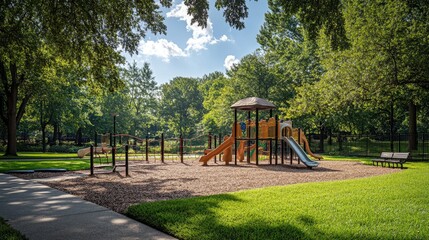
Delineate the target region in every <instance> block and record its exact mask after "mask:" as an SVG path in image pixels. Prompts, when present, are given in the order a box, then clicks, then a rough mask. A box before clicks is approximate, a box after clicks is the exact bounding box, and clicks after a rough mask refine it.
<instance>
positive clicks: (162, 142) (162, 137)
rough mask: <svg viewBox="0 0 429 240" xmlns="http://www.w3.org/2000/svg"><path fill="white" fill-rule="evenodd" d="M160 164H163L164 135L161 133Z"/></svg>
mask: <svg viewBox="0 0 429 240" xmlns="http://www.w3.org/2000/svg"><path fill="white" fill-rule="evenodd" d="M161 162H162V163H164V133H161Z"/></svg>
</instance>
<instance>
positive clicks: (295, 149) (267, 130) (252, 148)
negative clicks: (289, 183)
mask: <svg viewBox="0 0 429 240" xmlns="http://www.w3.org/2000/svg"><path fill="white" fill-rule="evenodd" d="M231 108H232V109H234V124H233V127H232V133H231V135H230V137H229V138H227V139H226V140H225V141H224V142H223V143H222V144H221V145H219V146H218V147H216V148H215V149H211V147H210V146H209V149H207V150H205V151H204V153H205V155H204V156H202V157H201V158H200V159H199V161H200V162H202V163H203V166H205V165H207V162H208V161H209V160H211V159H212V158H214V157H215V156H217V155H219V154H221V153H222V154H223V161H224V162H225V164H226V165H228V164H229V163H230V162H231V161H232V148H233V147H234V163H235V164H237V160H238V161H240V162H242V161H243V160H244V155H245V153H246V155H247V162H248V163H250V162H251V161H252V160H253V161H255V162H256V164H257V165H258V164H259V153H260V152H261V153H262V154H265V155H268V156H269V157H268V159H269V163H270V164H272V163H273V157H274V160H275V164H278V155H279V154H278V150H279V141H280V152H281V154H280V156H281V163H282V164H284V160H285V156H287V157H288V159H289V160H290V163H291V164H292V160H294V159H296V160H298V163H300V162H302V163H303V164H305V165H306V166H307V167H308V168H312V167H317V166H318V162H315V161H313V160H311V159H310V158H309V157H308V156H307V154H306V152H305V151H304V149H305V150H306V151H307V153H308V154H309V155H310V156H312V157H313V158H315V159H318V160H320V159H322V156H320V155H316V154H314V153H313V152H312V151H311V149H310V147H309V144H308V141H307V139H306V137H305V135H304V133H303V131H301V129H294V128H293V127H292V122H290V121H286V122H282V121H279V120H278V117H277V116H275V117H273V116H272V110H273V109H275V106H274V104H272V103H270V102H268V101H267V100H265V99H260V98H255V97H252V98H246V99H242V100H240V101H238V102H236V103H234V104H233V105H232V106H231ZM239 110H240V111H247V121H245V123H239V122H238V121H237V111H239ZM259 110H270V118H269V119H267V120H260V121H256V120H258V119H259ZM251 111H255V112H256V114H255V118H256V120H251ZM242 126H244V128H242ZM301 144H303V145H304V149H303V148H302V147H301ZM286 146H287V148H286ZM273 148H274V153H273Z"/></svg>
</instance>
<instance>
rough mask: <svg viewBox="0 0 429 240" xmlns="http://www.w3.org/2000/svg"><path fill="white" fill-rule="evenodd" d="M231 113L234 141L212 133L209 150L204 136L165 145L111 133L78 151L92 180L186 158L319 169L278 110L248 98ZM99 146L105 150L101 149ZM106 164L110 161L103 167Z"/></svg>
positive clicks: (163, 141)
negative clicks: (240, 115)
mask: <svg viewBox="0 0 429 240" xmlns="http://www.w3.org/2000/svg"><path fill="white" fill-rule="evenodd" d="M252 101H253V102H252ZM249 102H250V104H249ZM232 108H233V109H234V117H235V121H234V125H233V128H232V133H231V135H229V136H224V137H223V141H221V140H222V136H221V135H212V134H211V133H209V136H208V144H207V148H206V146H205V143H207V142H206V141H205V140H206V139H207V138H206V136H203V135H201V136H198V137H196V138H192V139H185V138H183V137H182V136H180V137H179V138H168V139H165V138H164V134H160V136H159V137H155V138H149V137H148V136H146V137H145V138H140V137H136V136H132V135H129V134H111V133H110V134H109V133H108V134H104V135H102V136H101V138H99V137H98V135H97V134H95V141H94V143H95V146H91V147H89V148H84V149H80V150H79V151H78V155H79V157H83V156H85V155H87V154H90V159H91V175H93V174H94V169H97V168H111V169H112V172H114V171H115V170H116V168H118V167H125V168H126V172H127V175H128V161H129V160H133V165H136V164H139V162H138V160H141V161H140V164H143V163H148V162H149V161H154V162H157V161H160V162H161V163H164V162H165V160H171V161H173V162H174V161H175V160H178V161H180V162H181V163H184V160H185V158H188V159H192V160H195V159H198V158H199V161H200V162H202V163H203V165H207V162H208V161H210V160H211V159H214V162H215V163H216V162H217V160H219V161H223V162H225V164H226V165H228V164H230V163H231V162H232V161H234V164H237V161H239V162H243V161H244V160H245V159H247V163H251V162H252V161H253V162H255V163H256V165H258V164H259V160H260V159H259V158H260V156H262V157H263V158H264V159H265V160H266V159H268V160H269V164H273V163H274V164H279V157H280V159H281V164H284V162H285V160H286V159H289V160H290V163H291V164H292V161H293V160H297V161H298V164H299V163H301V162H302V163H303V164H305V166H307V167H308V168H312V167H317V166H318V163H317V162H315V161H313V160H311V159H310V158H309V156H308V155H310V156H311V157H313V158H315V159H318V160H320V159H322V157H321V156H320V155H317V154H314V153H313V152H312V151H311V149H310V147H309V143H308V140H307V139H306V137H305V134H304V133H303V131H301V129H297V128H293V127H292V122H291V121H279V120H278V117H277V116H275V117H273V116H272V110H273V109H274V108H275V106H274V105H273V104H272V103H270V102H268V101H267V100H264V99H259V98H249V99H243V100H240V101H238V102H237V103H235V104H233V105H232ZM238 110H244V111H248V113H247V120H246V121H244V122H238V121H237V111H238ZM253 110H255V111H256V114H255V116H256V117H255V118H256V119H258V120H259V110H270V117H269V118H268V119H262V120H259V121H256V120H252V119H251V113H250V112H251V111H253ZM117 138H118V139H119V141H118V142H119V143H118V145H116V142H117V141H116V140H117ZM98 139H101V143H98V141H97V140H98ZM213 140H214V146H212V143H213ZM112 143H113V144H112ZM98 144H100V145H101V147H100V146H97V145H98ZM109 144H110V146H108V145H109ZM301 145H302V146H303V147H302V146H301ZM304 149H305V151H304ZM306 152H307V153H306ZM307 154H308V155H307ZM109 156H111V157H110V161H109ZM233 157H234V158H233ZM96 158H99V159H100V161H99V164H98V165H97V164H95V162H94V159H96ZM102 159H106V161H105V163H104V164H102ZM117 160H118V161H121V162H122V161H123V160H125V162H126V164H122V163H121V164H118V163H117ZM136 160H137V161H136ZM142 162H143V163H142Z"/></svg>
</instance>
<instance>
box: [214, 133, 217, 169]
mask: <svg viewBox="0 0 429 240" xmlns="http://www.w3.org/2000/svg"><path fill="white" fill-rule="evenodd" d="M216 140H217V136H216V135H214V148H216V143H217V141H216ZM214 163H216V155H215V157H214Z"/></svg>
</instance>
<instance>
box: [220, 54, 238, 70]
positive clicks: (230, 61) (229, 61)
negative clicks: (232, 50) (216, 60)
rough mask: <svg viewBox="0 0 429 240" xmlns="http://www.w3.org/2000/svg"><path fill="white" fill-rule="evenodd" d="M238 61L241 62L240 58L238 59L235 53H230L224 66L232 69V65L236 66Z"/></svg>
mask: <svg viewBox="0 0 429 240" xmlns="http://www.w3.org/2000/svg"><path fill="white" fill-rule="evenodd" d="M238 63H240V60H238V59H237V58H236V57H235V56H234V55H228V56H226V58H225V61H224V64H223V66H224V67H225V68H226V69H227V70H231V68H232V66H234V65H235V64H238Z"/></svg>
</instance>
